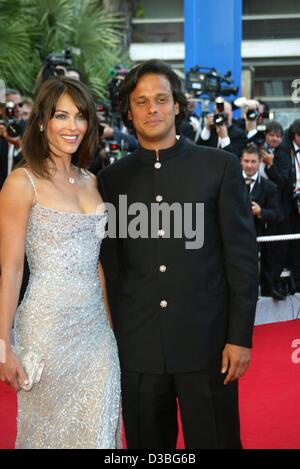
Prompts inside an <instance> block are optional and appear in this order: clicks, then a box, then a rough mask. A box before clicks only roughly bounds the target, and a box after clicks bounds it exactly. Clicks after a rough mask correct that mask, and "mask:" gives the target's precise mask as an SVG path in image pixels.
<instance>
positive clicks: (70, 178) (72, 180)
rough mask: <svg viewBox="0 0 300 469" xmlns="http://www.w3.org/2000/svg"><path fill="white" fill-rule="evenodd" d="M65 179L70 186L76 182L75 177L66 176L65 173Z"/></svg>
mask: <svg viewBox="0 0 300 469" xmlns="http://www.w3.org/2000/svg"><path fill="white" fill-rule="evenodd" d="M67 179H68V181H69V183H70V184H75V182H76V179H75V177H74V176H70V175H68V173H67Z"/></svg>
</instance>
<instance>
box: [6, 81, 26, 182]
mask: <svg viewBox="0 0 300 469" xmlns="http://www.w3.org/2000/svg"><path fill="white" fill-rule="evenodd" d="M5 99H6V104H3V105H1V108H0V189H1V188H2V186H3V184H4V181H5V179H6V178H7V176H8V175H9V174H10V173H11V171H12V169H13V168H14V166H15V165H16V164H17V163H18V162H19V161H20V159H21V137H22V134H23V132H24V129H25V126H26V122H25V121H23V120H22V119H21V109H22V106H23V102H22V98H21V95H20V93H19V91H17V90H13V89H9V88H8V89H7V90H6V96H5Z"/></svg>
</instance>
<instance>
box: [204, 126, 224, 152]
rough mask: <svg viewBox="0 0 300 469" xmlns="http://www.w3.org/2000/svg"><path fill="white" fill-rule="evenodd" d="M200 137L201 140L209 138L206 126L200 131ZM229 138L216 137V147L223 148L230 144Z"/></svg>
mask: <svg viewBox="0 0 300 469" xmlns="http://www.w3.org/2000/svg"><path fill="white" fill-rule="evenodd" d="M201 138H202V140H209V138H210V130H209V129H208V128H207V127H204V128H203V129H202V132H201ZM230 142H231V140H230V138H229V137H224V138H220V137H219V139H218V148H225V147H227V146H228V145H230Z"/></svg>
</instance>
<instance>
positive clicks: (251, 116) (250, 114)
mask: <svg viewBox="0 0 300 469" xmlns="http://www.w3.org/2000/svg"><path fill="white" fill-rule="evenodd" d="M258 116H259V112H258V111H257V110H256V109H249V110H248V111H247V112H246V118H247V120H248V121H255V120H256V119H258Z"/></svg>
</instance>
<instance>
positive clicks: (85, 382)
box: [15, 203, 120, 448]
mask: <svg viewBox="0 0 300 469" xmlns="http://www.w3.org/2000/svg"><path fill="white" fill-rule="evenodd" d="M105 222H106V215H103V214H91V215H90V214H80V213H79V214H74V213H73V214H72V213H66V212H60V211H58V210H54V209H50V208H47V207H44V206H42V205H40V204H39V203H36V204H35V205H34V206H33V208H32V209H31V212H30V218H29V224H28V230H27V237H26V254H27V258H28V262H29V266H30V272H31V275H30V281H29V285H28V288H27V291H26V294H25V297H24V300H23V302H22V304H21V305H20V306H19V308H18V310H17V313H16V320H15V334H16V349H17V351H18V350H19V351H20V350H22V348H24V350H32V351H34V352H36V353H37V354H38V355H39V356H40V357H41V358H44V360H45V369H44V372H43V375H42V379H41V381H40V383H39V384H37V385H35V386H34V387H33V389H32V390H31V391H30V392H25V391H21V392H19V394H18V433H17V441H16V447H17V448H115V447H116V439H117V447H119V446H120V419H119V411H120V374H119V361H118V355H117V346H116V341H115V337H114V335H113V332H112V330H111V328H110V326H109V323H108V320H107V318H106V314H105V310H104V306H103V303H102V299H101V289H100V285H99V280H98V275H97V261H98V255H99V250H100V245H101V241H102V239H103V234H104V226H105ZM116 437H117V438H116Z"/></svg>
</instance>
